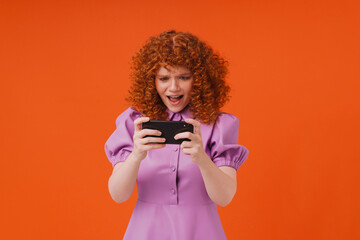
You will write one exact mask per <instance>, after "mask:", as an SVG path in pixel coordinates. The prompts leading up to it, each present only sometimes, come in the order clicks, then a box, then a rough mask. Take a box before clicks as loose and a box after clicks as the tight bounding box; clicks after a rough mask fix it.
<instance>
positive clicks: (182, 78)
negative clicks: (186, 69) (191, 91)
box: [179, 76, 191, 80]
mask: <svg viewBox="0 0 360 240" xmlns="http://www.w3.org/2000/svg"><path fill="white" fill-rule="evenodd" d="M190 78H191V77H186V76H181V77H179V79H181V80H189V79H190Z"/></svg>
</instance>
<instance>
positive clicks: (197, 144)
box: [174, 119, 207, 165]
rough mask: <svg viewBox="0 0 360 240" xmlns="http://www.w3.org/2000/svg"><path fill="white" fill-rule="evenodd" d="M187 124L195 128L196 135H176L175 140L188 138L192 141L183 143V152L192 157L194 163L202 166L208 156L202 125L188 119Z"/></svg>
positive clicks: (187, 133)
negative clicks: (202, 135) (204, 145)
mask: <svg viewBox="0 0 360 240" xmlns="http://www.w3.org/2000/svg"><path fill="white" fill-rule="evenodd" d="M185 122H187V123H190V124H191V125H193V126H194V133H191V132H182V133H178V134H176V135H175V137H174V138H175V139H176V140H178V139H182V138H188V139H190V141H183V142H182V143H181V145H180V147H181V150H182V151H183V152H184V154H186V155H190V157H191V159H192V161H193V162H194V163H196V164H198V165H199V164H200V163H201V162H202V161H203V160H204V159H206V158H205V157H206V156H207V155H206V153H205V150H204V147H203V141H202V138H201V124H200V122H198V121H196V120H194V119H186V120H185Z"/></svg>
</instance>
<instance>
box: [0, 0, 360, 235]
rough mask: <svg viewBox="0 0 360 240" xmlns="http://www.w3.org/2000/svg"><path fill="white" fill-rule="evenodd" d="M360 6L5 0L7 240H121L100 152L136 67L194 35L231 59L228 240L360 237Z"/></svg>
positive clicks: (1, 172) (0, 218)
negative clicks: (172, 34)
mask: <svg viewBox="0 0 360 240" xmlns="http://www.w3.org/2000/svg"><path fill="white" fill-rule="evenodd" d="M359 11H360V7H359V4H358V3H357V1H348V0H344V1H316V0H315V1H285V0H274V1H265V0H264V1H250V0H245V1H228V0H224V1H213V0H211V1H189V0H184V1H178V2H177V1H164V0H158V1H110V0H104V1H75V0H74V1H69V0H63V1H10V0H8V1H6V0H4V1H1V3H0V55H1V57H0V61H1V62H0V81H1V85H0V89H1V90H0V91H1V92H0V93H1V95H0V98H1V99H0V100H1V102H0V106H1V119H0V123H1V124H0V130H1V133H0V136H1V137H0V140H1V142H0V144H1V145H0V148H1V153H0V154H1V155H0V158H1V161H0V164H1V165H0V184H1V185H0V187H1V189H0V239H54V240H56V239H122V236H123V234H124V232H125V229H126V226H127V224H128V221H129V218H130V216H131V212H132V210H133V207H134V205H135V201H136V195H134V196H133V197H132V198H131V200H129V201H128V202H126V203H123V204H116V203H115V202H114V201H113V200H112V199H111V197H110V194H109V192H108V188H107V182H108V178H109V176H110V174H111V171H112V167H111V164H110V163H109V162H108V160H107V158H106V156H105V152H104V144H105V141H106V140H107V138H108V137H109V136H110V134H111V133H112V132H113V131H114V130H115V120H116V117H117V116H118V115H119V114H120V113H121V112H122V111H124V110H125V109H126V108H127V107H128V105H127V103H126V102H125V101H124V97H125V95H126V94H127V89H128V87H129V81H128V75H129V62H130V59H131V56H132V55H133V54H134V53H135V52H136V51H137V50H138V49H139V48H140V47H141V46H142V44H143V43H144V42H145V40H146V39H148V38H149V37H150V36H152V35H154V34H158V33H160V32H162V31H165V30H169V29H175V30H180V31H188V32H191V33H194V34H195V35H197V36H198V37H199V38H200V39H202V40H205V41H206V42H207V43H209V44H210V45H211V46H212V47H213V48H214V49H216V50H218V52H219V53H220V54H221V55H222V56H223V57H225V58H226V59H228V60H229V62H230V74H229V77H228V79H227V80H228V82H229V84H230V86H231V87H232V92H231V93H232V94H231V95H232V98H231V101H230V102H229V103H228V104H227V105H226V107H225V108H224V109H223V110H224V111H226V112H230V113H232V114H234V115H236V116H237V117H238V118H239V120H240V132H239V144H242V145H244V146H246V147H247V148H248V149H249V150H250V155H249V158H248V159H247V161H246V162H245V163H244V165H242V166H241V167H240V169H239V171H238V175H237V176H238V191H237V194H236V196H235V198H234V199H233V201H232V202H231V204H230V205H228V206H226V207H225V208H220V207H219V213H220V217H221V219H222V223H223V226H224V229H225V232H226V234H227V236H228V238H229V239H240V240H241V239H246V240H257V239H259V240H260V239H274V240H275V239H276V240H279V239H284V240H285V239H294V240H297V239H299V240H300V239H360V230H359V228H358V226H359V223H360V219H359V216H360V209H359V202H360V201H359V200H360V199H359V170H360V165H359V160H360V157H359V156H360V150H359V149H360V148H359V146H358V145H359V133H360V131H359V122H360V119H359V116H360V107H359V105H360V104H359V103H360V101H359V100H360V99H359V92H360V91H359V90H360V86H359V85H360V84H359V79H360V78H359V77H360V74H359V58H360V50H359V42H360V31H359V29H360V26H359V25H360V24H359V23H360V19H359Z"/></svg>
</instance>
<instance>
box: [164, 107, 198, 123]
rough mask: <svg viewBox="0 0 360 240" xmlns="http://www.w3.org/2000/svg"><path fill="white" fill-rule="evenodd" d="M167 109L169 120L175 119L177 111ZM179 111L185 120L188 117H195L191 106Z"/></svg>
mask: <svg viewBox="0 0 360 240" xmlns="http://www.w3.org/2000/svg"><path fill="white" fill-rule="evenodd" d="M166 111H167V112H168V114H169V120H170V121H173V120H172V119H173V118H174V115H175V114H176V113H174V112H172V111H170V110H169V109H168V108H167V109H166ZM178 113H179V114H180V115H181V117H182V121H185V119H187V118H193V117H192V114H191V112H190V107H189V106H186V107H185V108H184V109H183V110H181V111H180V112H178Z"/></svg>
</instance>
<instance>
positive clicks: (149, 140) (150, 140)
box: [140, 137, 166, 145]
mask: <svg viewBox="0 0 360 240" xmlns="http://www.w3.org/2000/svg"><path fill="white" fill-rule="evenodd" d="M165 141H166V139H165V138H160V137H146V138H143V139H140V143H141V144H144V145H145V144H146V145H147V144H151V143H164V142H165Z"/></svg>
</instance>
